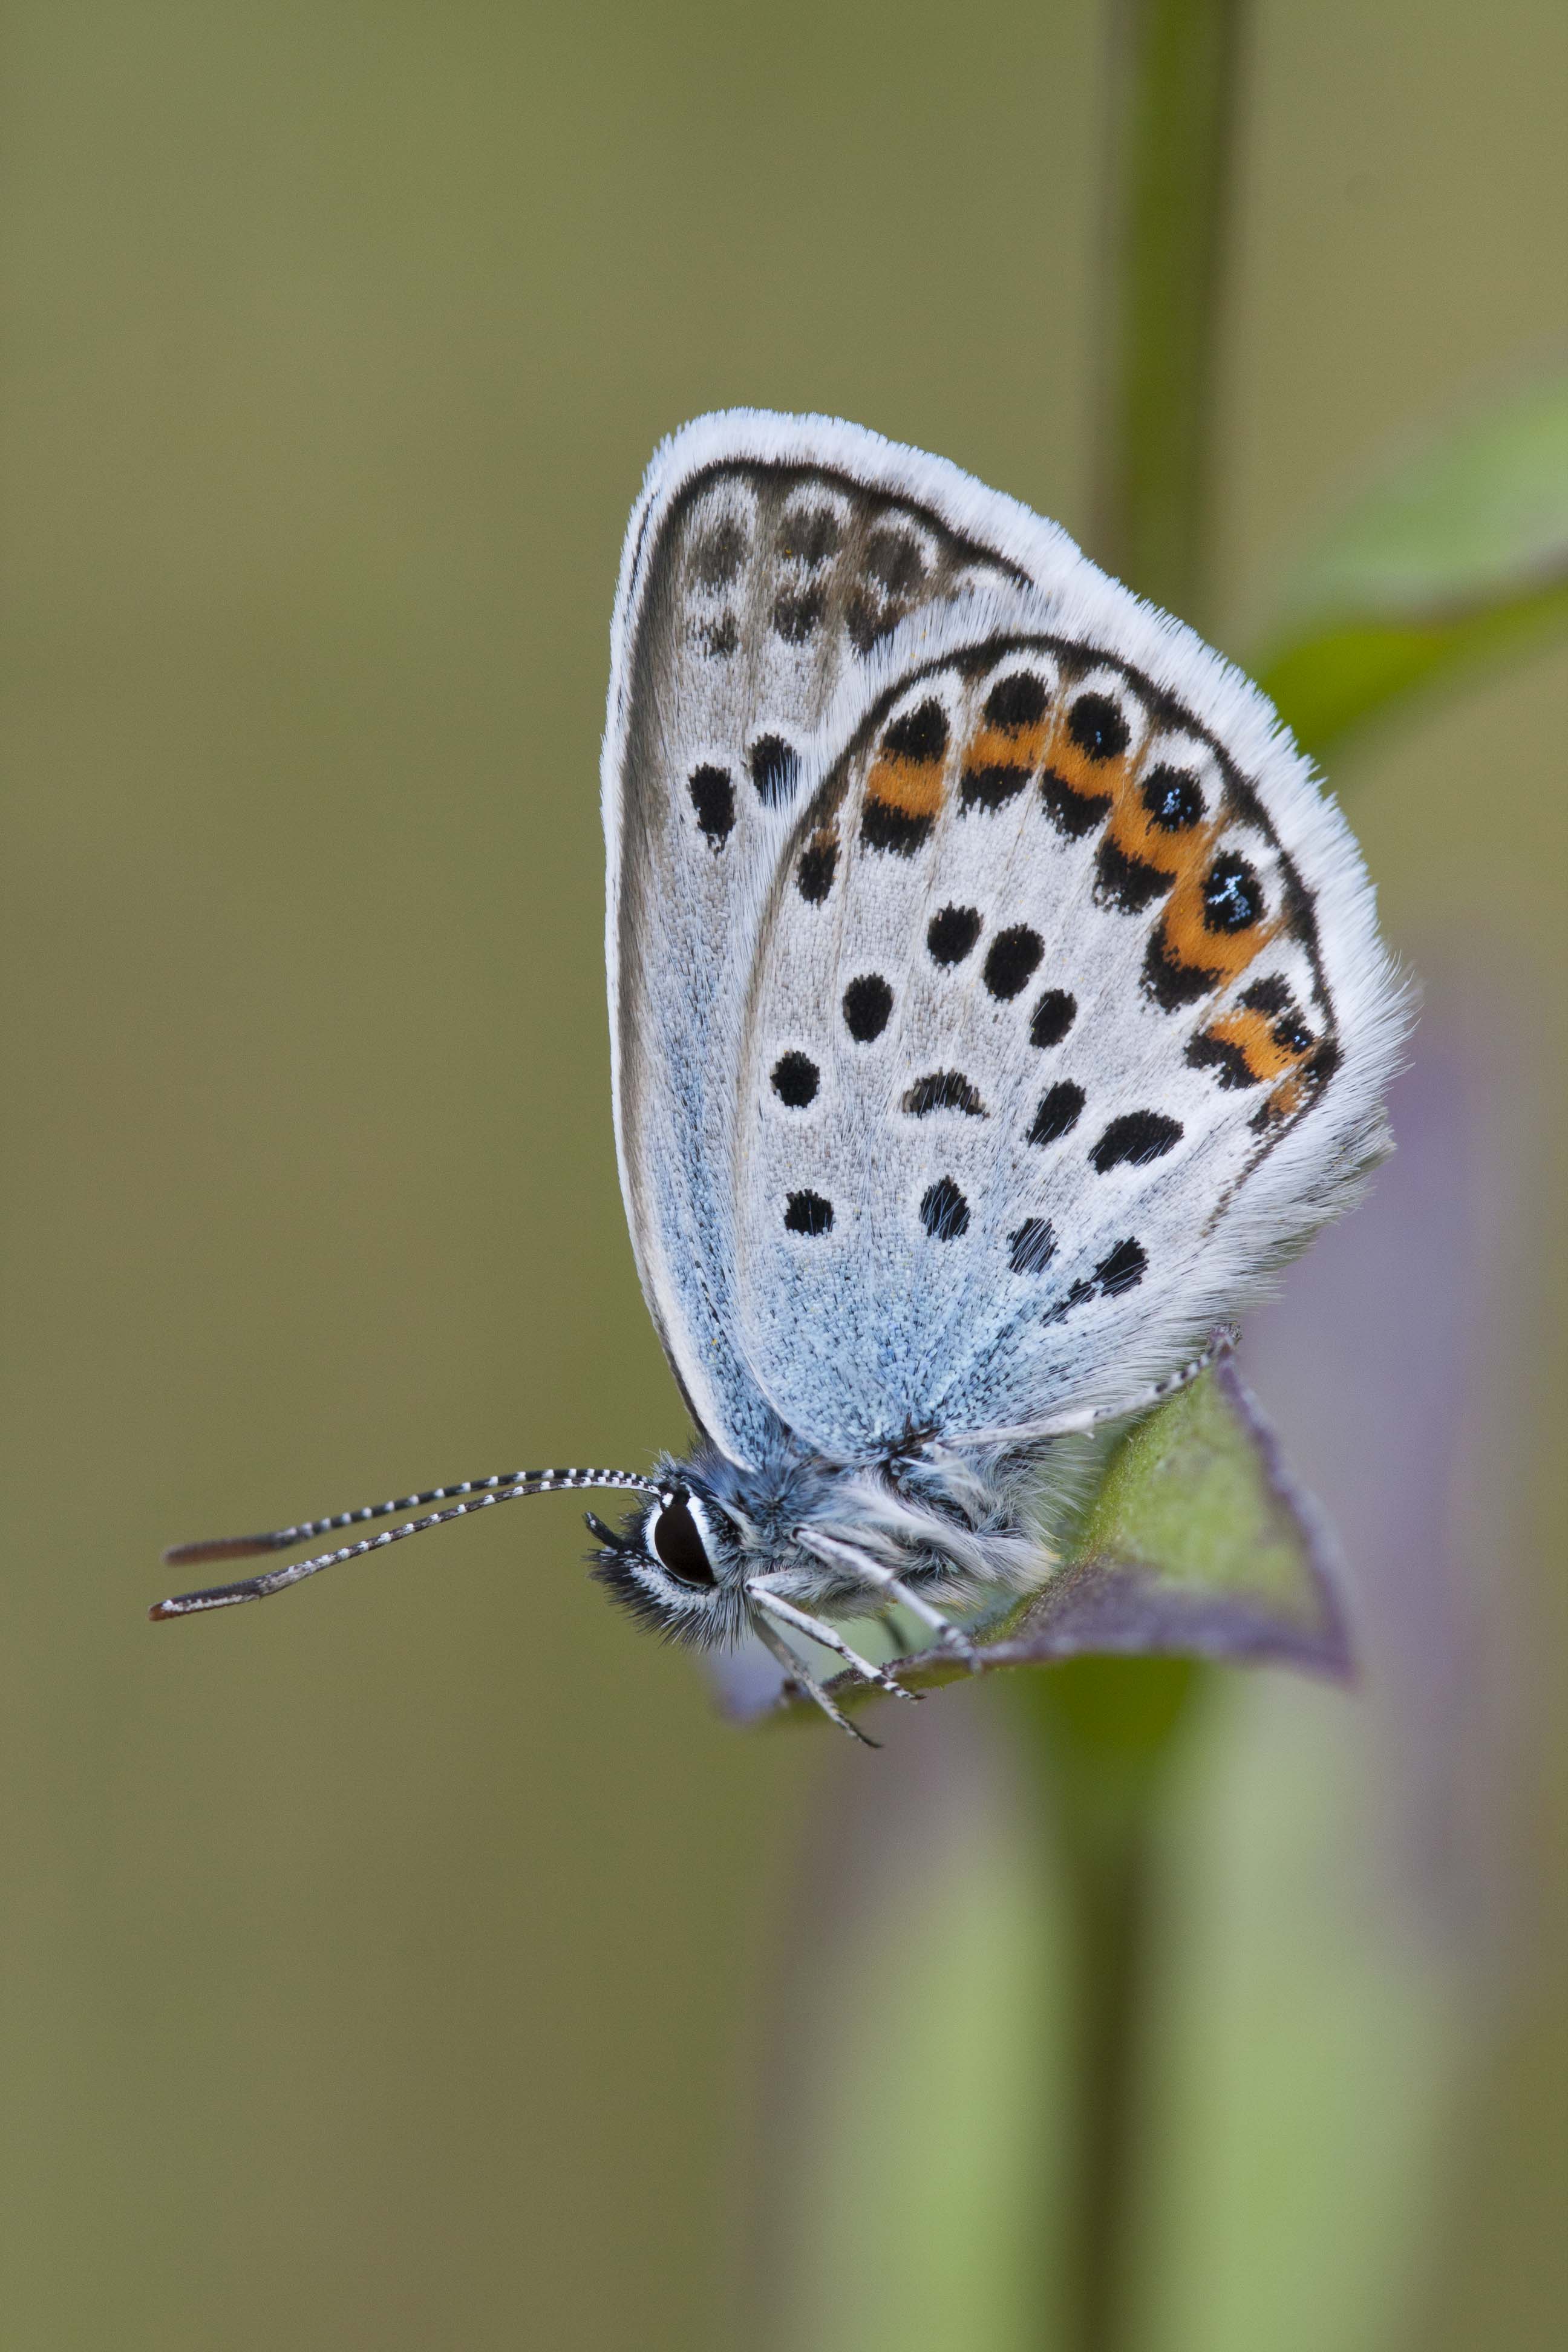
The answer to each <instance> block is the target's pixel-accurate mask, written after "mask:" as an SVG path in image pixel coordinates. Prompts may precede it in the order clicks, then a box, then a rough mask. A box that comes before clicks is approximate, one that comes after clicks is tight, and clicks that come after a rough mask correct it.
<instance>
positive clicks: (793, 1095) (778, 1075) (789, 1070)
mask: <svg viewBox="0 0 1568 2352" xmlns="http://www.w3.org/2000/svg"><path fill="white" fill-rule="evenodd" d="M821 1080H822V1073H821V1072H820V1070H818V1068H817V1066H816V1063H815V1062H814V1061H813V1060H812V1059H811V1056H810V1055H808V1054H798V1053H790V1054H782V1055H780V1056H779V1058H778V1060H777V1061H776V1062H775V1063H774V1064H773V1092H774V1094H775V1095H777V1097H778V1098H779V1100H780V1102H782V1103H785V1104H787V1105H788V1107H789V1108H790V1109H791V1110H804V1109H805V1106H806V1104H807V1103H809V1102H815V1101H816V1090H817V1087H818V1086H819V1085H820V1084H821Z"/></svg>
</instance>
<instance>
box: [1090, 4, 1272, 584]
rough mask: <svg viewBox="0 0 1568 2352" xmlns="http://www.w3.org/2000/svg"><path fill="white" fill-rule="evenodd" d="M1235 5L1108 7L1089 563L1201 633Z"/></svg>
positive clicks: (1238, 16) (1238, 24) (1239, 8)
mask: <svg viewBox="0 0 1568 2352" xmlns="http://www.w3.org/2000/svg"><path fill="white" fill-rule="evenodd" d="M1243 16H1244V0H1110V170H1109V175H1108V184H1107V197H1106V249H1105V254H1104V268H1103V270H1102V274H1101V278H1100V288H1101V298H1100V299H1101V309H1100V321H1101V324H1100V364H1099V370H1098V397H1099V414H1098V417H1097V435H1096V439H1097V450H1098V462H1097V466H1096V477H1095V531H1094V544H1093V546H1092V547H1091V549H1090V552H1091V553H1092V554H1093V555H1094V557H1095V558H1096V560H1097V562H1100V563H1103V564H1105V565H1106V567H1107V568H1108V569H1109V570H1110V571H1111V572H1115V573H1116V575H1117V577H1118V578H1119V579H1121V580H1125V581H1126V582H1127V583H1128V585H1129V586H1130V587H1132V588H1136V589H1137V590H1138V592H1139V593H1140V594H1141V595H1144V596H1150V597H1152V599H1153V600H1154V602H1155V603H1156V604H1163V605H1165V606H1167V607H1168V608H1169V609H1170V610H1171V611H1173V612H1175V613H1179V614H1181V615H1182V617H1183V618H1184V620H1190V621H1194V622H1195V623H1197V624H1199V625H1203V624H1204V623H1205V619H1206V617H1207V615H1206V609H1205V608H1206V604H1207V600H1208V595H1209V586H1210V579H1209V574H1210V564H1211V557H1212V549H1213V540H1214V532H1213V511H1214V497H1213V492H1214V484H1213V458H1214V438H1215V436H1214V402H1215V381H1216V376H1217V371H1218V361H1219V352H1218V336H1217V333H1216V321H1217V317H1218V311H1219V302H1220V289H1221V277H1222V270H1223V264H1224V258H1225V232H1226V216H1227V214H1228V210H1229V198H1230V184H1231V176H1232V154H1233V150H1234V144H1235V141H1234V135H1233V134H1234V125H1235V113H1236V86H1237V54H1238V49H1239V45H1240V36H1241V31H1242V24H1243Z"/></svg>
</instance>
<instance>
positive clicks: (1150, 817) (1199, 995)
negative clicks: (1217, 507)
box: [607, 417, 1401, 1458]
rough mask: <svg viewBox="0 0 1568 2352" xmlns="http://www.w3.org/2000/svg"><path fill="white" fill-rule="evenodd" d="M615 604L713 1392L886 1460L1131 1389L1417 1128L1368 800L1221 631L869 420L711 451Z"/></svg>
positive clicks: (623, 702)
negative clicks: (1317, 756) (1349, 826)
mask: <svg viewBox="0 0 1568 2352" xmlns="http://www.w3.org/2000/svg"><path fill="white" fill-rule="evenodd" d="M769 435H771V436H773V437H774V440H775V441H776V444H777V446H774V447H773V448H772V449H771V450H770V449H769V447H768V446H765V441H766V436H769ZM737 444H738V445H739V446H736V445H737ZM819 514H820V515H823V516H826V517H830V518H831V520H830V522H825V523H822V524H816V523H815V522H814V521H813V520H812V518H814V517H816V516H817V515H819ZM835 532H837V538H835V537H834V534H835ZM830 542H831V545H830V544H829V543H830ZM813 557H816V558H817V561H816V562H813V561H812V559H813ZM824 559H825V560H824ZM819 582H820V601H815V600H816V599H817V596H818V583H819ZM639 583H640V586H639ZM877 592H879V594H880V598H881V601H879V602H871V601H868V600H870V599H871V598H872V596H873V593H877ZM802 599H804V600H805V602H804V604H803V603H802V601H801V600H802ZM619 610H620V611H621V613H622V614H624V615H625V616H626V629H625V636H624V640H623V642H624V645H625V648H626V659H625V662H624V663H622V664H617V678H616V686H615V687H614V688H613V690H612V691H613V699H612V724H611V736H612V739H613V740H615V741H616V751H615V755H614V758H613V761H609V763H608V764H607V777H608V778H609V780H610V789H611V792H612V794H617V793H618V798H617V799H616V805H617V806H618V809H619V812H620V816H621V824H620V829H619V839H620V844H621V851H620V866H619V869H618V874H617V873H616V868H615V866H614V858H615V852H614V849H612V861H613V866H612V877H613V878H612V912H611V925H612V962H614V961H615V958H616V955H617V954H618V957H619V960H620V973H621V986H620V996H619V1003H618V1013H617V1022H618V1046H619V1056H620V1059H619V1073H618V1092H617V1100H618V1110H619V1118H620V1134H621V1148H622V1155H623V1160H622V1164H623V1173H624V1179H625V1181H626V1194H627V1201H628V1207H629V1211H630V1214H631V1218H632V1223H633V1229H634V1233H635V1234H637V1238H638V1250H639V1260H640V1262H641V1264H642V1267H643V1274H644V1281H645V1285H646V1286H647V1288H648V1291H649V1295H650V1299H651V1300H652V1302H653V1304H654V1307H655V1313H656V1316H658V1319H659V1321H660V1325H661V1328H662V1329H663V1331H664V1334H665V1338H666V1344H667V1347H668V1349H669V1351H670V1354H671V1357H672V1360H674V1361H675V1363H676V1366H677V1370H678V1371H679V1374H680V1377H681V1378H682V1381H683V1382H684V1384H685V1386H686V1389H687V1392H688V1395H689V1399H690V1400H691V1402H692V1404H693V1407H694V1410H695V1411H696V1412H698V1414H699V1417H700V1419H701V1420H702V1421H703V1422H704V1423H705V1425H706V1426H708V1427H709V1428H710V1430H711V1431H712V1432H713V1433H715V1434H716V1435H718V1436H719V1437H720V1439H721V1442H722V1443H724V1444H727V1445H728V1446H730V1448H731V1450H732V1451H737V1452H739V1453H740V1454H742V1456H743V1457H744V1456H747V1455H748V1454H749V1451H750V1450H752V1449H754V1447H755V1446H756V1445H757V1444H758V1443H760V1442H761V1440H762V1437H763V1431H764V1426H765V1425H766V1424H767V1423H770V1422H771V1421H772V1420H773V1417H775V1416H776V1418H777V1419H781V1420H783V1421H784V1423H786V1424H788V1425H789V1426H790V1427H792V1428H793V1429H795V1431H797V1432H798V1433H800V1435H801V1436H802V1437H804V1438H805V1439H806V1440H807V1441H808V1442H809V1443H811V1444H814V1445H815V1446H816V1447H817V1448H818V1449H819V1450H821V1451H822V1452H824V1453H826V1454H832V1455H836V1456H846V1457H851V1458H852V1457H855V1456H858V1455H862V1454H875V1453H878V1452H879V1451H884V1450H886V1449H887V1448H889V1447H891V1446H894V1445H897V1444H900V1443H904V1442H908V1441H909V1440H910V1438H911V1437H914V1436H919V1435H924V1434H927V1433H939V1434H941V1435H943V1436H945V1437H948V1438H953V1439H962V1438H964V1437H974V1436H983V1435H986V1434H990V1433H1001V1432H1006V1433H1026V1432H1028V1431H1030V1430H1033V1429H1037V1428H1039V1427H1041V1426H1044V1425H1047V1424H1048V1423H1049V1422H1050V1421H1051V1420H1052V1418H1053V1417H1054V1416H1055V1415H1057V1414H1058V1413H1060V1412H1062V1411H1063V1410H1064V1409H1068V1408H1069V1407H1070V1408H1074V1409H1076V1408H1080V1407H1083V1406H1086V1405H1089V1406H1098V1407H1100V1408H1101V1409H1106V1410H1110V1409H1114V1407H1115V1405H1116V1404H1117V1402H1119V1401H1124V1400H1126V1399H1128V1398H1130V1397H1131V1396H1132V1395H1133V1394H1134V1393H1136V1391H1137V1390H1138V1389H1139V1388H1140V1387H1141V1386H1142V1383H1143V1382H1144V1381H1146V1380H1147V1379H1148V1378H1149V1377H1150V1376H1151V1375H1152V1374H1155V1373H1158V1372H1160V1371H1163V1370H1167V1369H1169V1367H1170V1365H1171V1364H1172V1362H1173V1360H1175V1359H1176V1357H1177V1356H1178V1355H1179V1353H1180V1352H1181V1351H1182V1350H1183V1349H1185V1348H1186V1347H1188V1346H1189V1345H1190V1344H1191V1342H1192V1340H1193V1339H1194V1337H1196V1336H1198V1335H1200V1334H1201V1333H1203V1332H1204V1331H1205V1330H1206V1328H1208V1326H1209V1325H1210V1324H1211V1323H1212V1322H1213V1321H1214V1320H1215V1318H1217V1317H1219V1316H1221V1315H1223V1314H1225V1313H1226V1312H1229V1311H1231V1310H1233V1309H1234V1307H1236V1305H1237V1303H1238V1300H1239V1299H1240V1297H1243V1296H1244V1295H1245V1293H1246V1291H1247V1288H1248V1286H1250V1285H1252V1284H1254V1283H1256V1280H1257V1278H1258V1276H1259V1275H1260V1274H1261V1273H1262V1272H1264V1271H1266V1270H1267V1268H1268V1266H1269V1265H1272V1264H1274V1263H1276V1262H1278V1260H1279V1258H1280V1257H1281V1256H1283V1255H1286V1254H1288V1253H1289V1251H1290V1250H1291V1249H1293V1248H1295V1247H1299V1246H1300V1244H1301V1243H1302V1241H1304V1240H1305V1238H1306V1237H1307V1236H1308V1235H1309V1234H1310V1232H1311V1231H1312V1230H1314V1229H1315V1227H1316V1225H1317V1224H1318V1223H1321V1220H1322V1219H1323V1218H1324V1217H1325V1216H1326V1215H1328V1214H1330V1213H1331V1212H1332V1210H1333V1209H1334V1207H1335V1206H1337V1205H1338V1204H1339V1202H1340V1201H1341V1199H1342V1197H1343V1193H1344V1189H1345V1187H1346V1185H1347V1184H1350V1183H1352V1182H1353V1181H1355V1178H1356V1177H1357V1175H1358V1174H1359V1173H1360V1172H1361V1171H1363V1170H1364V1168H1365V1167H1366V1166H1367V1165H1369V1164H1370V1162H1371V1161H1372V1160H1373V1159H1374V1158H1375V1157H1376V1155H1377V1154H1378V1152H1379V1151H1380V1150H1381V1149H1382V1148H1383V1129H1382V1114H1381V1099H1382V1093H1383V1088H1384V1083H1385V1080H1386V1077H1387V1075H1388V1071H1389V1068H1390V1066H1391V1062H1392V1058H1393V1056H1394V1054H1395V1052H1396V1050H1397V1042H1398V1036H1399V1034H1400V1026H1401V1022H1400V1013H1399V1004H1398V999H1397V996H1396V994H1395V992H1394V990H1393V987H1392V984H1391V982H1390V980H1389V976H1388V972H1387V969H1386V965H1385V962H1384V959H1383V957H1382V953H1381V950H1379V948H1378V945H1377V941H1376V935H1375V929H1374V927H1373V913H1372V903H1371V893H1370V890H1369V888H1368V886H1367V885H1366V882H1365V879H1364V877H1363V873H1362V870H1361V867H1360V862H1359V859H1358V857H1357V855H1356V852H1355V849H1354V845H1353V844H1352V842H1351V840H1350V836H1349V835H1348V833H1347V832H1346V831H1345V829H1344V827H1343V825H1342V822H1341V821H1340V819H1339V818H1338V815H1337V813H1336V812H1335V811H1334V810H1333V809H1332V807H1331V804H1330V803H1327V802H1326V801H1324V800H1323V799H1322V797H1321V795H1320V793H1318V791H1317V789H1316V787H1315V785H1314V784H1313V782H1312V780H1311V778H1310V772H1308V771H1307V769H1306V766H1305V763H1304V762H1303V761H1301V760H1300V758H1299V756H1298V755H1297V754H1296V753H1295V752H1294V751H1293V750H1292V749H1291V748H1290V747H1289V743H1288V742H1287V741H1286V740H1284V739H1283V738H1282V737H1281V735H1280V733H1279V729H1278V725H1277V722H1276V721H1275V719H1274V716H1273V713H1272V712H1271V711H1270V710H1269V709H1268V706H1267V704H1266V703H1265V702H1264V701H1263V699H1262V698H1261V697H1260V696H1259V695H1258V693H1257V692H1256V690H1255V689H1254V688H1251V687H1249V686H1248V685H1247V682H1246V681H1245V680H1243V679H1241V678H1240V677H1238V676H1237V673H1235V672H1234V671H1232V670H1231V669H1229V668H1228V667H1227V666H1226V664H1225V663H1223V662H1222V661H1221V660H1220V659H1219V657H1218V656H1215V655H1214V654H1213V653H1211V652H1210V651H1209V650H1208V649H1207V648H1206V647H1205V646H1202V645H1201V643H1200V642H1199V641H1198V640H1197V639H1196V638H1195V637H1194V636H1193V635H1192V634H1191V632H1189V631H1187V630H1185V629H1184V628H1183V627H1181V626H1180V625H1179V624H1176V623H1174V622H1172V621H1169V620H1167V619H1166V618H1164V616H1163V615H1160V614H1155V613H1152V611H1150V610H1149V608H1147V607H1145V606H1142V605H1141V604H1139V603H1138V602H1137V600H1136V599H1134V598H1133V597H1131V595H1130V594H1129V593H1127V592H1126V591H1125V590H1123V589H1121V588H1120V587H1119V586H1117V585H1116V583H1113V582H1110V581H1109V580H1107V579H1106V578H1105V577H1104V575H1103V574H1101V573H1100V572H1098V571H1096V570H1095V568H1094V567H1093V566H1092V565H1090V564H1089V562H1087V561H1086V560H1085V559H1084V558H1083V557H1082V556H1081V555H1080V554H1079V551H1078V550H1077V549H1076V548H1074V547H1073V545H1072V543H1071V541H1068V539H1067V538H1066V536H1065V534H1063V533H1062V532H1060V531H1059V530H1057V529H1056V528H1055V527H1054V526H1053V525H1050V524H1047V523H1044V522H1041V521H1040V520H1038V519H1037V518H1036V517H1034V516H1031V515H1029V514H1028V513H1027V511H1026V509H1021V508H1019V507H1016V505H1014V503H1013V502H1012V501H1011V500H1007V499H1001V498H998V497H997V496H996V495H995V494H994V493H993V492H990V491H986V490H984V489H983V488H981V487H980V486H979V485H978V484H975V483H973V482H971V481H970V480H969V479H968V478H966V477H964V476H963V475H961V474H959V473H958V472H957V471H956V469H954V468H952V467H949V466H946V465H945V464H943V463H942V461H940V460H937V459H933V458H928V457H921V456H920V455H919V454H918V453H915V452H911V451H903V450H896V449H892V448H890V447H889V445H887V444H885V443H882V442H880V441H879V440H878V439H877V437H876V436H872V435H869V434H863V433H860V432H858V431H857V430H856V429H855V428H852V427H847V426H829V425H823V424H822V423H820V422H819V421H814V420H790V419H758V418H750V417H740V418H737V417H730V418H718V419H713V420H708V421H707V422H706V423H705V424H704V425H700V426H699V427H696V428H689V435H688V436H680V437H679V440H678V441H677V442H676V443H675V444H674V445H672V446H671V449H670V451H669V452H668V453H667V457H666V460H665V471H664V474H663V476H662V477H660V476H659V474H658V469H657V468H656V475H655V478H653V479H652V480H651V481H650V488H649V491H648V492H647V494H645V502H644V507H643V509H639V517H637V518H634V542H633V543H630V545H629V551H628V561H627V568H626V572H625V573H624V575H623V596H622V604H621V607H620V608H619ZM808 616H809V625H806V624H807V619H808ZM873 619H874V621H875V626H872V625H871V622H872V620H873ZM792 632H795V633H796V634H792ZM731 640H732V642H731ZM726 645H728V646H729V648H730V649H729V651H728V652H724V651H721V650H715V648H716V647H722V646H726ZM617 698H618V699H617ZM618 716H619V719H620V731H619V734H618V736H617V717H618ZM775 745H776V746H777V747H779V748H778V749H776V750H774V749H771V748H765V747H769V746H775ZM759 747H764V748H763V749H761V751H759ZM781 774H783V775H787V789H784V788H781V786H780V784H779V783H778V782H777V781H776V779H777V778H778V777H779V776H780V775H781ZM705 811H706V814H705ZM614 838H615V835H612V839H613V840H614ZM699 853H700V854H699Z"/></svg>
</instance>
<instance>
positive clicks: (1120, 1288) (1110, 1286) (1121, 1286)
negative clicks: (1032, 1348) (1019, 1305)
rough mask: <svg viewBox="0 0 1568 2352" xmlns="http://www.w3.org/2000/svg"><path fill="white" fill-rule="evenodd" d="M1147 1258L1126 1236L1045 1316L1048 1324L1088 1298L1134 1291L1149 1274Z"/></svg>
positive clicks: (1141, 1246) (1063, 1318)
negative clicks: (1124, 1239)
mask: <svg viewBox="0 0 1568 2352" xmlns="http://www.w3.org/2000/svg"><path fill="white" fill-rule="evenodd" d="M1148 1266H1149V1259H1148V1256H1147V1254H1146V1253H1145V1251H1144V1248H1143V1245H1142V1243H1141V1242H1136V1241H1134V1240H1133V1239H1132V1238H1131V1235H1129V1237H1128V1239H1127V1240H1126V1241H1122V1242H1118V1243H1117V1244H1116V1246H1115V1248H1114V1249H1112V1250H1108V1251H1107V1252H1106V1254H1105V1255H1104V1256H1103V1257H1102V1258H1101V1259H1100V1264H1099V1265H1097V1266H1096V1267H1095V1269H1094V1272H1093V1274H1092V1275H1090V1276H1085V1277H1084V1278H1083V1279H1082V1280H1080V1281H1079V1282H1075V1283H1074V1284H1073V1285H1072V1286H1071V1288H1070V1289H1069V1290H1068V1291H1067V1292H1066V1294H1065V1295H1064V1296H1063V1297H1060V1298H1058V1301H1057V1303H1056V1305H1055V1306H1054V1307H1052V1308H1051V1309H1050V1311H1049V1313H1048V1314H1047V1316H1046V1318H1045V1319H1046V1321H1047V1323H1061V1322H1064V1321H1065V1320H1066V1319H1067V1318H1068V1316H1069V1315H1070V1314H1071V1313H1072V1311H1073V1308H1074V1307H1082V1306H1084V1305H1085V1304H1086V1302H1087V1301H1088V1300H1089V1299H1091V1298H1120V1297H1121V1296H1122V1294H1123V1292H1124V1291H1128V1290H1135V1289H1136V1288H1137V1286H1138V1285H1139V1284H1140V1283H1141V1282H1142V1279H1143V1276H1144V1275H1145V1273H1146V1272H1147V1271H1148Z"/></svg>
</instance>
